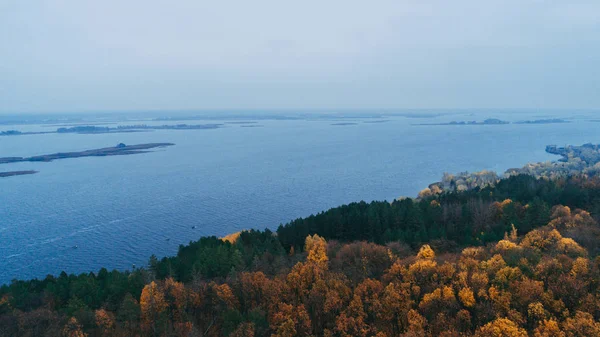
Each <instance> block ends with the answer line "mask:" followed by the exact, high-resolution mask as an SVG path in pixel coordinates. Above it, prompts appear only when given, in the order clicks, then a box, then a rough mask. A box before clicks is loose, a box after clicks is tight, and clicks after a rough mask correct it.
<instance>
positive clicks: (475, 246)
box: [0, 144, 600, 337]
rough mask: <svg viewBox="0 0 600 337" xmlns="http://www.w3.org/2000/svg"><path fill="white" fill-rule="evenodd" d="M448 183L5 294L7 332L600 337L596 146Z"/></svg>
mask: <svg viewBox="0 0 600 337" xmlns="http://www.w3.org/2000/svg"><path fill="white" fill-rule="evenodd" d="M546 151H548V152H549V153H553V154H556V155H560V156H561V157H562V159H561V160H558V161H554V162H547V163H535V164H529V165H526V166H525V167H524V168H522V169H512V170H508V171H507V172H505V174H504V175H503V176H500V175H498V174H496V173H494V172H489V171H484V172H483V173H481V172H478V173H471V174H469V173H463V174H457V175H451V174H446V175H444V178H443V179H442V181H441V182H438V183H434V184H432V185H430V187H429V188H427V189H426V190H424V191H422V192H421V193H420V194H419V196H418V197H417V198H401V199H398V200H394V201H392V202H388V201H372V202H369V203H367V202H364V201H361V202H354V203H350V204H347V205H342V206H339V207H334V208H331V209H329V210H327V211H324V212H320V213H317V214H314V215H311V216H308V217H305V218H299V219H296V220H293V221H290V222H289V223H287V224H285V225H284V224H282V225H280V226H279V227H278V228H277V229H276V230H275V231H271V230H269V229H265V230H254V229H251V230H245V231H241V232H237V233H233V234H231V235H228V236H226V237H223V238H222V239H219V238H217V237H215V236H211V237H201V238H199V240H198V241H193V242H190V243H189V244H187V245H181V246H180V247H179V250H178V252H177V255H175V256H168V257H163V258H160V259H159V258H157V257H156V256H151V257H150V260H149V262H148V265H147V266H146V267H142V268H135V267H134V268H133V270H131V271H117V270H113V271H108V270H107V269H104V268H103V269H101V270H100V271H98V272H97V273H92V272H90V273H82V274H79V275H74V274H71V275H68V274H67V273H65V272H62V273H61V274H60V275H59V276H52V275H49V276H47V277H46V278H44V279H41V280H38V279H33V280H13V281H12V282H11V283H10V284H7V285H4V286H1V287H0V335H7V336H13V335H23V336H27V335H49V336H58V335H67V336H86V335H87V336H210V337H217V336H228V337H268V336H271V337H286V336H319V337H321V336H323V337H325V336H327V337H349V336H363V337H392V336H402V337H409V336H411V337H412V336H421V337H433V336H444V337H459V336H461V337H462V336H465V337H485V336H515V337H527V336H560V337H583V336H600V311H599V310H598V308H600V295H599V294H600V283H599V282H598V280H599V279H600V226H599V224H598V221H600V170H598V169H600V165H598V163H599V162H600V146H598V145H593V144H585V145H582V146H566V147H557V146H552V145H550V146H548V147H547V148H546Z"/></svg>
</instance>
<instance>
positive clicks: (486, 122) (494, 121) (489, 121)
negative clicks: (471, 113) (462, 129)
mask: <svg viewBox="0 0 600 337" xmlns="http://www.w3.org/2000/svg"><path fill="white" fill-rule="evenodd" d="M506 124H510V122H507V121H503V120H500V119H497V118H488V119H486V120H484V121H482V122H478V121H452V122H449V123H421V124H413V125H421V126H425V125H506Z"/></svg>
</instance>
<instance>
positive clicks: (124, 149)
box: [0, 143, 175, 164]
mask: <svg viewBox="0 0 600 337" xmlns="http://www.w3.org/2000/svg"><path fill="white" fill-rule="evenodd" d="M172 145H175V144H173V143H148V144H138V145H125V144H123V143H120V144H118V145H117V146H115V147H105V148H101V149H94V150H86V151H79V152H59V153H52V154H45V155H41V156H33V157H3V158H0V164H9V163H19V162H50V161H53V160H58V159H66V158H80V157H105V156H126V155H131V154H140V153H147V152H149V151H147V150H150V149H154V148H159V147H166V146H172Z"/></svg>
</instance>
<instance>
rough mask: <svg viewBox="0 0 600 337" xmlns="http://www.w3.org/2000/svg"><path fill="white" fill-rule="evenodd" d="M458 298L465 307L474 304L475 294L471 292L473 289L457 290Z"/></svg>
mask: <svg viewBox="0 0 600 337" xmlns="http://www.w3.org/2000/svg"><path fill="white" fill-rule="evenodd" d="M458 298H459V299H460V302H461V303H462V304H463V305H464V306H465V307H467V308H470V307H472V306H474V305H475V295H474V294H473V290H471V288H462V289H461V290H460V291H459V292H458Z"/></svg>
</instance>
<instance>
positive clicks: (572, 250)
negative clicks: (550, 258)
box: [556, 238, 587, 257]
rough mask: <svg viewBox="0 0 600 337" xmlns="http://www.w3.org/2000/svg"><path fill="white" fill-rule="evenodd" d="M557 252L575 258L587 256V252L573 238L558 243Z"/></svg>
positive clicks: (563, 239)
mask: <svg viewBox="0 0 600 337" xmlns="http://www.w3.org/2000/svg"><path fill="white" fill-rule="evenodd" d="M556 250H557V251H558V252H560V253H562V254H565V255H569V256H571V257H575V256H586V255H587V251H586V250H585V248H583V247H581V246H580V245H579V244H578V243H577V242H575V240H573V239H571V238H562V239H560V240H559V241H558V242H557V243H556Z"/></svg>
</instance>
